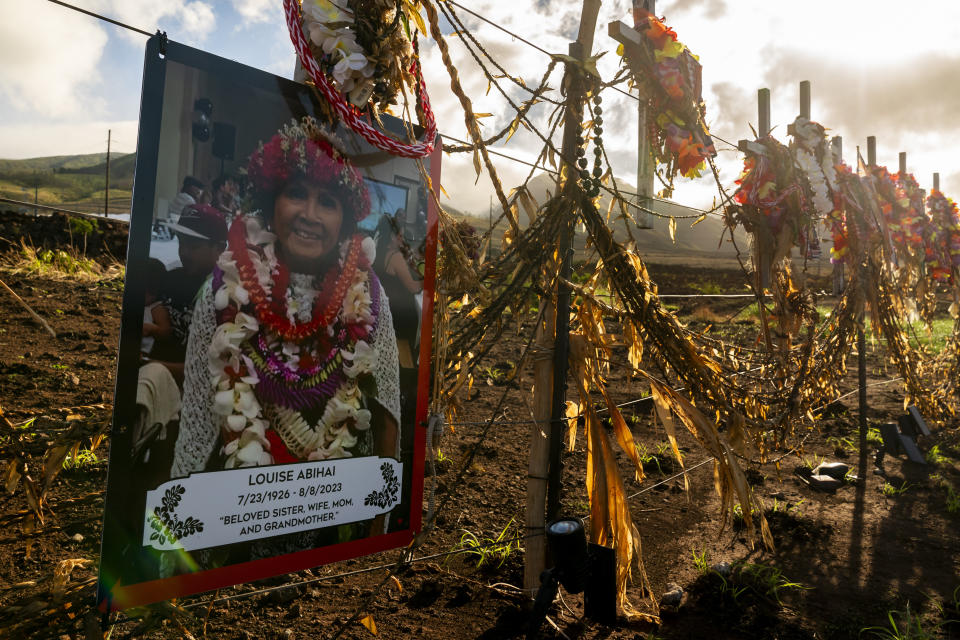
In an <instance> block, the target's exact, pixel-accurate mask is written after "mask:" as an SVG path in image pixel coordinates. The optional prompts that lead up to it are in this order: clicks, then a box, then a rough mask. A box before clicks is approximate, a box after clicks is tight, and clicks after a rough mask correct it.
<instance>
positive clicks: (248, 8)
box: [231, 0, 283, 24]
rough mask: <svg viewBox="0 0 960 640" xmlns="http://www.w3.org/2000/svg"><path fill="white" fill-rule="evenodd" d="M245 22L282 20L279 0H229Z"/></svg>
mask: <svg viewBox="0 0 960 640" xmlns="http://www.w3.org/2000/svg"><path fill="white" fill-rule="evenodd" d="M231 2H232V3H233V8H234V9H236V11H237V13H239V14H240V16H241V17H242V18H243V19H244V21H245V22H247V23H251V24H255V23H258V22H267V21H268V20H270V19H276V20H282V15H283V12H282V11H281V10H280V8H281V7H282V4H281V2H279V1H275V0H231Z"/></svg>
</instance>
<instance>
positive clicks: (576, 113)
mask: <svg viewBox="0 0 960 640" xmlns="http://www.w3.org/2000/svg"><path fill="white" fill-rule="evenodd" d="M599 12H600V0H584V2H583V11H582V13H581V15H580V33H579V36H578V37H577V42H575V43H571V45H570V55H571V57H575V58H579V59H582V58H585V57H586V56H588V55H589V53H590V51H592V49H593V32H594V30H595V29H596V24H597V15H598V14H599ZM574 74H575V72H571V71H570V69H569V68H568V70H567V73H566V75H565V77H564V84H565V85H566V88H567V100H568V110H567V117H566V120H565V122H564V132H563V147H562V149H561V154H562V156H563V159H564V162H565V164H566V160H568V159H573V158H575V157H576V138H577V135H578V134H579V132H580V130H581V122H582V120H583V96H582V90H581V92H580V93H577V92H576V86H575V84H576V83H573V82H571V80H572V78H573V77H574ZM578 174H579V171H578V170H577V167H576V165H572V164H566V166H565V167H564V170H563V171H561V176H563V175H565V176H566V180H567V181H571V180H572V181H576V179H577V176H578ZM560 188H566V184H561V185H560ZM567 202H576V200H574V199H572V198H571V199H568V200H567ZM557 215H575V210H570V211H564V210H561V211H560V212H558V214H557ZM569 222H570V225H568V226H571V227H572V223H573V220H570V221H569ZM565 228H566V226H565ZM559 240H560V244H559V246H558V247H557V258H558V259H559V260H560V261H561V263H562V269H564V268H565V269H567V270H568V271H569V255H568V254H569V252H570V242H571V236H570V234H569V233H564V234H562V237H561V238H560V239H559ZM552 273H553V272H552V269H550V268H549V267H548V269H547V277H548V278H552ZM562 294H563V290H562V289H558V290H557V297H551V299H550V300H544V302H543V304H545V305H547V306H546V308H545V310H544V314H543V318H542V320H541V322H540V325H539V326H538V327H537V337H536V345H537V349H536V351H535V355H534V357H535V358H536V360H535V361H534V364H533V368H534V372H533V377H534V396H533V417H534V424H533V429H532V430H531V440H530V463H529V466H528V472H527V512H526V533H527V535H528V536H531V537H529V538H527V540H526V541H525V547H526V552H525V554H524V567H523V586H524V589H525V590H526V591H527V592H528V593H529V594H530V595H531V596H532V595H533V594H534V593H535V592H536V591H537V589H538V588H539V587H540V574H541V573H542V572H543V570H544V568H545V567H546V559H547V556H546V537H545V535H543V534H544V533H545V531H546V496H547V492H546V489H547V479H548V474H549V473H550V471H551V468H552V469H553V470H554V472H555V473H556V474H557V478H558V479H559V469H560V466H559V452H560V447H559V444H560V443H559V442H556V445H557V446H555V447H551V444H550V440H551V438H550V428H549V427H548V425H551V424H552V422H551V418H552V414H553V407H554V405H555V395H556V394H555V391H554V389H555V386H557V385H563V386H564V388H565V386H566V362H565V360H566V355H565V354H563V358H564V363H563V365H562V367H556V360H557V356H559V355H560V354H557V352H556V351H557V346H558V345H557V338H558V334H557V326H558V323H559V324H560V325H562V327H563V332H564V334H565V333H566V327H567V326H569V325H568V323H569V292H567V293H566V307H565V308H563V309H560V308H559V307H558V303H559V301H560V297H561V296H562ZM565 337H566V336H565ZM564 344H566V342H565V341H564ZM561 348H563V349H564V350H565V347H563V345H561ZM559 369H562V371H560V370H559ZM557 439H559V437H558V438H557ZM551 449H555V451H556V454H557V459H556V460H555V461H554V464H552V465H551V460H550V452H551Z"/></svg>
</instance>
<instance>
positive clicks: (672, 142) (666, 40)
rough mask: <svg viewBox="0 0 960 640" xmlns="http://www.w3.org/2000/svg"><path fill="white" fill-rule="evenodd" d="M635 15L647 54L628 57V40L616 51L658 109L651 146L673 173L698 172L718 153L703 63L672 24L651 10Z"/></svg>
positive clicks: (651, 122) (653, 108) (654, 110)
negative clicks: (705, 98) (711, 129)
mask: <svg viewBox="0 0 960 640" xmlns="http://www.w3.org/2000/svg"><path fill="white" fill-rule="evenodd" d="M634 20H635V23H636V24H637V29H638V30H639V31H640V32H641V33H642V34H643V36H644V46H643V47H642V48H643V51H644V53H645V55H644V57H643V59H642V60H637V59H636V58H635V57H633V56H629V55H626V56H624V53H625V50H624V47H623V45H620V46H619V47H618V48H617V53H618V54H619V55H621V56H624V60H625V61H626V62H627V64H628V65H629V66H630V68H631V70H632V71H633V75H634V78H635V79H636V80H637V81H638V82H640V83H641V84H642V85H643V86H644V88H645V89H646V95H647V99H648V100H649V106H650V108H651V109H650V113H651V114H653V117H651V118H650V119H649V124H648V126H649V128H650V131H649V139H650V148H651V150H652V151H653V154H654V156H655V159H656V160H657V162H659V163H660V164H665V165H667V176H668V177H669V178H672V177H673V176H674V175H676V174H677V173H679V174H680V175H682V176H684V177H687V178H694V177H699V176H700V173H701V172H702V171H703V169H704V168H705V167H706V162H707V158H709V157H712V156H715V155H716V150H715V149H714V147H713V140H711V138H710V132H709V131H708V130H707V127H706V125H705V124H704V111H705V107H704V105H703V101H702V98H701V79H700V63H699V62H698V59H697V57H696V56H695V55H693V54H692V53H691V52H690V50H689V49H687V47H686V46H684V45H683V44H681V43H680V42H678V41H677V34H676V33H675V32H674V31H673V29H670V28H669V27H667V26H666V25H665V24H664V23H663V21H662V20H660V19H659V18H657V17H656V16H655V15H653V14H652V13H649V12H647V11H645V10H643V9H635V10H634Z"/></svg>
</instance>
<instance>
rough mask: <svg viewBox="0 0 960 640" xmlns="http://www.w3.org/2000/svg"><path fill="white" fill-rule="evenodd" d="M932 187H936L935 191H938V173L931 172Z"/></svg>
mask: <svg viewBox="0 0 960 640" xmlns="http://www.w3.org/2000/svg"><path fill="white" fill-rule="evenodd" d="M933 188H934V189H936V190H937V191H940V174H939V173H934V174H933Z"/></svg>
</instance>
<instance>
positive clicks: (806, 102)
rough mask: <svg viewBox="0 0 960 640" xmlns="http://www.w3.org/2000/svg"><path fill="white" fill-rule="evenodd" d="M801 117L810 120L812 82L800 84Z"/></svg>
mask: <svg viewBox="0 0 960 640" xmlns="http://www.w3.org/2000/svg"><path fill="white" fill-rule="evenodd" d="M800 117H801V118H806V119H807V120H809V119H810V81H809V80H803V81H801V82H800Z"/></svg>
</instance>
